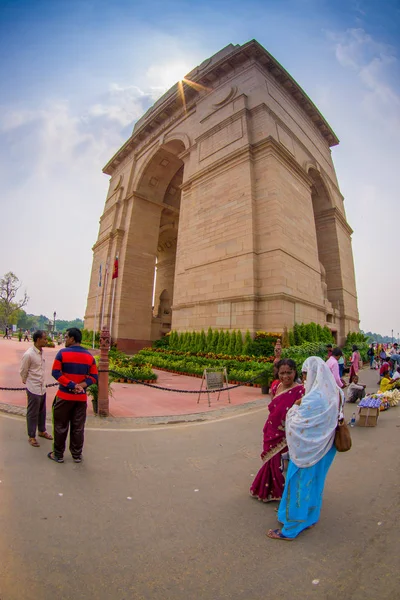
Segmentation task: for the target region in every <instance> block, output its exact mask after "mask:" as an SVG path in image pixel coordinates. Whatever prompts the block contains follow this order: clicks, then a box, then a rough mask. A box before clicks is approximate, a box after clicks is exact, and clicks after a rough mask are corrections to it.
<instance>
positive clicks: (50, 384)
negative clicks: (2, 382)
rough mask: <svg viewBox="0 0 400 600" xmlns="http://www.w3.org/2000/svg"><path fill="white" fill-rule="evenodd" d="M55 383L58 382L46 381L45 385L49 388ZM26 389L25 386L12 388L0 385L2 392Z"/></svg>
mask: <svg viewBox="0 0 400 600" xmlns="http://www.w3.org/2000/svg"><path fill="white" fill-rule="evenodd" d="M56 385H59V384H58V383H47V384H46V386H45V387H47V388H50V387H55V386H56ZM25 390H26V387H18V388H12V387H0V391H2V392H24V391H25Z"/></svg>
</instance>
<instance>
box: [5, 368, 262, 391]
mask: <svg viewBox="0 0 400 600" xmlns="http://www.w3.org/2000/svg"><path fill="white" fill-rule="evenodd" d="M99 373H109V374H110V375H114V376H116V377H120V378H123V379H126V376H125V375H123V374H122V373H118V371H99ZM262 375H263V373H260V374H259V375H256V376H255V377H253V378H252V379H249V380H248V381H242V382H241V383H238V384H236V385H230V386H227V387H224V388H219V389H217V390H178V389H176V388H169V387H163V386H161V385H155V384H154V383H147V382H145V381H142V380H141V379H133V378H132V377H130V378H129V380H130V381H133V382H135V383H139V384H141V385H144V386H147V387H152V388H156V389H157V390H162V391H164V392H176V393H178V394H214V393H216V392H226V391H228V390H234V389H235V388H238V387H241V386H242V385H246V384H248V383H254V381H256V380H257V379H259V378H260V377H261V376H262ZM57 385H59V384H58V383H48V384H46V388H50V387H55V386H57ZM25 390H26V387H16V388H12V387H0V391H3V392H24V391H25Z"/></svg>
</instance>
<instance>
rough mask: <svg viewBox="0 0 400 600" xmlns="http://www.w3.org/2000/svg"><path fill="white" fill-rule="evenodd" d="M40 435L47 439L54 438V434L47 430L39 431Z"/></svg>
mask: <svg viewBox="0 0 400 600" xmlns="http://www.w3.org/2000/svg"><path fill="white" fill-rule="evenodd" d="M39 437H42V438H44V439H45V440H52V439H53V436H52V435H50V434H49V433H47V431H41V432H40V433H39Z"/></svg>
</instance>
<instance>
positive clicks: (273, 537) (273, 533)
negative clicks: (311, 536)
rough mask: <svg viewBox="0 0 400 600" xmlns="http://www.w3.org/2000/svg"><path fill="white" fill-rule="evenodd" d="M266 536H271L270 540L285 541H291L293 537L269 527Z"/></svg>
mask: <svg viewBox="0 0 400 600" xmlns="http://www.w3.org/2000/svg"><path fill="white" fill-rule="evenodd" d="M267 537H269V538H271V540H285V542H291V541H292V540H293V539H294V538H289V537H286V536H285V535H283V534H282V531H281V530H280V529H269V530H268V531H267Z"/></svg>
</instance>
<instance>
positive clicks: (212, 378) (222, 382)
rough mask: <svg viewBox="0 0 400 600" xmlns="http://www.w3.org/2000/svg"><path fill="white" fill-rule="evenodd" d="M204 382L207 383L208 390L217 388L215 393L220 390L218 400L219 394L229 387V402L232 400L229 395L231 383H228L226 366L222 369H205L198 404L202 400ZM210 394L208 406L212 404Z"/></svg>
mask: <svg viewBox="0 0 400 600" xmlns="http://www.w3.org/2000/svg"><path fill="white" fill-rule="evenodd" d="M203 384H205V387H206V390H207V392H212V391H214V390H215V393H216V392H217V391H218V397H217V400H219V396H220V394H221V392H222V391H224V389H226V388H227V392H228V401H229V404H230V402H231V398H230V395H229V383H228V373H227V372H226V368H223V369H221V370H220V371H216V370H215V369H214V370H211V369H204V371H203V377H202V380H201V387H200V391H199V396H198V398H197V404H198V403H199V402H200V396H201V391H202V389H203ZM207 396H208V406H211V402H210V394H209V393H208V394H207Z"/></svg>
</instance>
